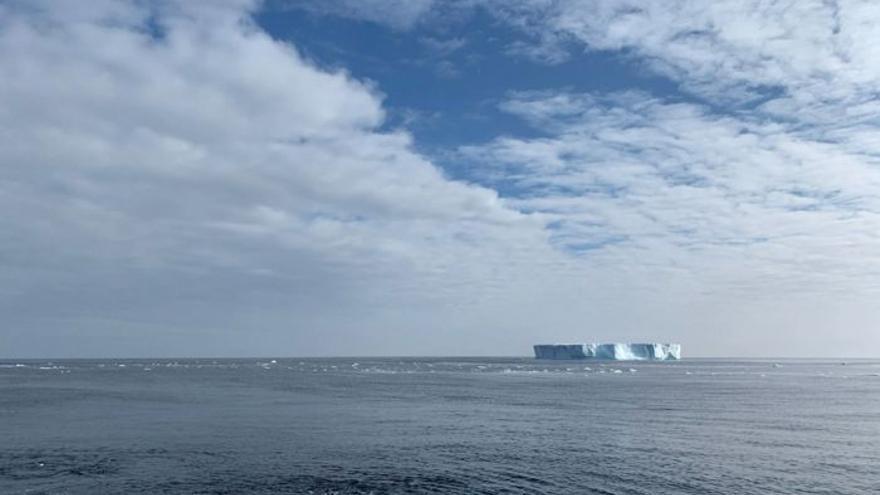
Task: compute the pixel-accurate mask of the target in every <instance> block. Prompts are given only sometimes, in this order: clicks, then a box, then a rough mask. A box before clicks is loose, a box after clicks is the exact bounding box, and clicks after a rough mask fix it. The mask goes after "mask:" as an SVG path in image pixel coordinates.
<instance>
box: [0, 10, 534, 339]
mask: <svg viewBox="0 0 880 495" xmlns="http://www.w3.org/2000/svg"><path fill="white" fill-rule="evenodd" d="M250 8H252V6H250V5H249V4H245V5H242V4H240V3H229V4H213V5H212V7H211V8H210V9H208V10H207V11H204V10H202V9H197V8H194V7H192V6H191V5H190V4H188V3H180V4H177V3H173V2H172V3H167V4H166V3H162V4H158V5H152V6H148V5H146V4H144V3H142V2H108V3H106V4H98V3H95V4H91V8H90V9H86V10H87V11H84V12H78V13H77V14H76V15H71V16H69V15H68V13H67V12H64V11H59V10H56V9H53V8H51V4H31V5H29V6H28V7H27V8H25V7H23V6H22V7H19V6H17V5H12V6H10V7H7V8H6V12H5V13H4V15H3V18H2V28H0V60H2V63H0V73H2V78H0V79H2V81H0V94H3V105H2V110H0V125H2V128H3V129H4V132H3V133H2V134H0V162H2V163H3V166H2V181H0V208H2V209H3V211H5V212H7V214H5V215H3V217H2V220H0V230H2V232H3V234H2V235H3V242H2V246H3V247H4V256H3V265H4V267H5V270H4V271H3V275H2V284H0V286H2V287H4V290H3V294H2V298H0V305H2V308H3V313H4V314H5V315H7V316H6V325H5V328H9V329H10V330H8V331H7V333H6V334H5V339H6V342H5V345H6V346H7V347H6V348H16V349H24V350H22V351H20V352H22V353H32V354H44V355H45V354H53V353H64V352H73V353H85V354H88V353H90V352H91V353H100V352H104V351H103V349H108V348H112V349H116V350H117V352H125V350H127V351H128V352H138V353H139V352H140V350H139V349H141V348H140V347H138V346H141V345H144V342H146V341H150V342H154V341H155V342H160V341H161V342H164V345H165V347H163V348H162V349H163V350H162V352H163V353H166V354H167V353H172V354H173V353H174V351H173V347H169V346H170V345H171V344H170V343H175V342H178V340H179V344H180V345H181V346H182V347H181V348H182V349H186V351H185V352H186V353H193V352H194V353H196V354H201V353H208V354H211V353H215V354H216V353H225V354H229V353H233V354H234V353H236V352H238V353H241V352H257V353H260V352H262V353H266V352H268V350H269V348H268V347H266V345H268V344H267V343H266V342H269V341H271V339H269V340H266V339H259V338H256V337H254V339H255V343H254V344H251V345H250V347H248V346H247V345H244V346H243V347H242V348H238V349H239V350H238V351H236V348H237V347H236V346H241V345H243V344H242V342H245V341H247V340H248V337H247V335H248V332H250V331H252V332H256V334H259V333H260V332H261V331H264V330H265V329H269V330H271V331H272V332H275V333H273V334H272V335H273V336H274V337H273V338H274V339H275V341H278V340H279V339H280V340H281V341H284V342H287V343H289V344H290V345H291V346H292V347H291V348H290V349H289V350H286V351H285V353H298V352H299V353H307V352H332V351H331V349H332V348H333V346H334V345H337V344H338V342H337V340H338V339H339V338H341V337H334V335H337V336H338V335H341V334H338V333H334V332H340V331H344V332H348V333H347V334H346V335H348V336H349V337H350V338H351V339H352V340H351V341H353V342H356V341H357V339H356V338H354V337H351V336H352V335H360V332H364V334H363V337H362V338H363V339H368V338H369V336H368V331H367V330H365V329H373V330H375V329H376V328H377V326H388V327H389V330H388V331H402V330H401V327H402V325H403V323H400V322H398V323H396V324H392V323H390V322H389V321H390V320H389V318H383V317H379V316H375V317H374V316H369V315H371V314H374V313H376V314H382V313H387V312H393V311H396V310H395V307H397V306H398V305H405V304H406V301H422V304H424V301H426V300H433V299H437V300H440V301H445V302H441V303H438V304H457V303H456V302H455V301H459V302H461V301H467V300H468V299H469V298H470V297H472V295H469V294H470V292H471V291H472V290H473V289H469V288H468V286H469V284H477V283H478V281H480V280H482V283H483V286H482V287H481V288H480V289H479V290H480V291H481V292H482V293H483V294H484V295H486V297H488V295H489V294H490V293H491V292H492V290H491V289H490V288H487V287H486V286H485V284H493V283H499V284H500V283H501V280H503V277H505V276H506V275H504V274H503V273H502V274H501V275H498V276H493V275H491V274H489V275H487V274H486V273H484V272H483V270H495V271H496V272H498V268H497V267H498V266H499V265H500V264H501V263H502V262H501V261H499V263H489V265H488V266H485V267H481V266H474V265H475V263H476V262H477V261H478V260H482V259H483V258H484V256H485V253H486V252H487V251H492V250H493V249H494V247H495V246H498V245H502V246H503V245H505V244H508V243H510V244H519V245H520V246H522V248H523V249H526V250H529V249H537V250H541V249H544V247H543V246H544V239H545V235H544V233H543V230H542V228H541V224H540V222H537V221H535V220H534V219H531V218H529V217H528V216H527V215H524V214H522V213H520V212H519V211H517V210H514V209H511V208H508V207H507V206H505V205H504V204H503V202H502V201H501V200H500V199H499V198H498V195H497V193H496V192H495V191H493V190H491V189H487V188H483V187H479V186H474V185H469V184H465V183H461V182H455V181H451V180H448V179H447V178H445V177H444V175H443V173H442V172H441V171H440V170H439V169H438V168H437V167H435V166H434V165H432V164H431V163H430V162H429V161H428V160H427V159H425V158H424V157H422V156H420V155H419V154H417V153H416V152H415V151H413V150H412V142H411V137H410V136H409V135H408V134H406V133H404V132H391V133H384V132H379V131H378V129H379V128H380V127H381V125H382V123H383V119H384V110H383V108H382V104H381V96H380V95H379V94H378V93H377V92H376V91H374V89H373V88H372V87H371V86H370V85H367V84H364V83H361V82H359V81H357V80H355V79H353V78H352V77H350V76H349V75H348V74H346V73H344V72H327V71H325V70H321V69H318V68H317V67H316V66H314V65H313V64H311V63H310V62H309V61H308V60H305V59H303V57H302V56H301V55H300V54H299V53H298V52H297V50H296V49H295V47H293V46H291V45H288V44H284V43H280V42H277V41H273V40H272V39H271V38H270V37H269V36H268V35H266V34H265V33H263V32H261V31H260V30H259V29H257V28H256V27H255V26H254V25H253V23H252V22H251V21H250V18H249V9H250ZM516 256H518V255H514V256H513V259H509V258H508V259H504V260H503V263H504V264H510V263H515V258H516ZM493 266H494V267H496V268H492V267H493ZM483 277H485V278H483ZM499 277H501V278H499ZM473 287H477V285H473ZM334 308H346V309H345V310H342V311H335V310H334ZM358 315H359V316H358ZM360 319H363V320H364V321H363V322H361V321H360ZM409 323H410V326H412V325H411V323H412V322H409ZM395 325H397V326H395ZM74 327H76V328H77V329H78V330H76V331H75V332H73V333H70V334H69V335H68V334H67V332H71V330H69V329H71V328H74ZM132 328H151V329H153V330H152V333H150V332H146V331H143V330H138V331H133V330H131V329H132ZM210 328H216V329H217V330H216V331H217V332H218V333H219V334H220V335H225V334H224V332H232V333H231V334H229V335H228V338H226V339H223V338H219V339H215V340H210V342H207V343H205V345H206V346H208V347H207V348H206V349H204V350H198V349H196V350H193V348H194V346H197V345H199V344H200V342H199V339H196V338H194V337H192V338H191V336H192V335H194V334H198V333H199V332H206V333H208V334H211V331H210V330H209V329H210ZM395 328H396V330H395ZM178 329H180V332H181V333H180V334H178V333H176V332H178ZM340 329H341V330H340ZM265 331H268V330H265ZM237 332H241V333H237ZM322 332H323V334H322ZM324 334H326V335H324ZM316 335H322V336H321V338H318V337H316ZM411 338H415V337H411ZM438 338H439V337H438ZM52 339H55V341H56V342H58V344H57V345H58V346H59V347H45V346H47V345H48V344H47V342H49V341H50V340H52ZM65 339H67V340H65ZM163 339H165V340H163ZM334 339H336V340H334ZM408 342H410V343H411V342H412V341H411V340H409V341H408ZM71 345H72V346H73V347H70V346H71ZM351 345H353V344H350V346H349V347H344V346H343V348H345V349H347V350H345V351H343V352H348V353H356V347H351ZM114 346H115V347H114ZM261 346H262V347H261ZM65 349H66V350H65ZM119 349H122V351H119ZM372 349H374V351H375V349H376V347H375V344H374V347H373V348H372ZM182 352H184V351H182Z"/></svg>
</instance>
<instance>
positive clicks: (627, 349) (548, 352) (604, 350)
mask: <svg viewBox="0 0 880 495" xmlns="http://www.w3.org/2000/svg"><path fill="white" fill-rule="evenodd" d="M535 358H537V359H613V360H616V361H645V360H653V361H669V360H677V359H681V345H680V344H654V343H651V344H620V343H618V344H545V345H536V346H535Z"/></svg>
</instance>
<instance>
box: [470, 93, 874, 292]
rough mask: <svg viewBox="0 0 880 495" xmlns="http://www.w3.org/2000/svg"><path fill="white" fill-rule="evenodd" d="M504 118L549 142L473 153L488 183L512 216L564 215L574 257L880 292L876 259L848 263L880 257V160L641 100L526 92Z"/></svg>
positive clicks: (559, 232) (731, 278)
mask: <svg viewBox="0 0 880 495" xmlns="http://www.w3.org/2000/svg"><path fill="white" fill-rule="evenodd" d="M501 108H502V109H503V110H505V111H507V112H510V113H512V114H514V115H517V116H519V117H521V118H523V119H525V120H527V121H529V122H531V123H532V124H533V125H535V126H536V127H539V128H540V129H542V130H543V131H545V132H547V133H549V136H547V137H537V138H529V139H525V138H513V137H505V138H499V139H496V140H494V141H493V142H491V143H487V144H486V145H484V146H470V147H465V148H463V149H462V153H463V155H464V156H465V157H467V158H468V159H469V160H473V161H476V162H478V163H483V164H487V165H490V168H488V169H487V171H486V173H485V175H484V177H483V181H484V182H485V183H486V184H489V185H494V186H495V187H498V188H499V189H503V190H506V191H507V195H508V196H509V197H510V198H511V200H510V201H509V204H512V205H515V206H517V207H518V208H520V209H522V210H524V211H533V212H540V213H542V214H545V215H549V216H550V217H552V218H553V219H554V220H553V222H554V223H553V225H554V237H553V239H554V242H555V243H556V244H557V245H558V246H560V247H561V248H563V249H566V250H569V251H572V252H581V251H583V250H584V249H589V250H591V251H592V250H596V251H599V252H598V253H592V254H591V256H593V257H594V258H595V257H598V258H599V259H601V260H603V262H605V263H611V264H625V265H626V266H629V267H631V268H634V267H637V266H641V267H642V268H646V267H647V266H648V265H653V266H661V265H663V264H664V263H668V262H671V261H673V260H677V261H675V263H676V264H679V265H680V266H682V267H683V268H685V269H687V270H690V271H692V275H693V276H694V277H697V275H698V274H699V277H701V278H703V279H704V280H705V281H707V282H708V281H712V284H710V285H714V286H715V287H717V288H723V287H741V288H742V289H743V290H744V291H745V293H750V294H754V295H762V297H763V295H765V292H766V290H769V289H770V287H773V289H772V290H774V291H776V290H778V291H780V292H781V293H787V294H793V293H805V292H810V291H817V292H822V291H824V290H825V288H826V287H827V284H828V283H829V282H831V285H833V286H835V287H839V288H843V287H847V288H849V289H850V290H852V291H853V293H865V291H869V292H871V293H874V292H876V291H877V290H878V289H880V286H878V279H877V278H875V275H876V274H874V273H872V274H870V275H868V274H866V273H865V262H866V260H865V258H863V257H861V256H841V250H842V249H844V248H843V246H852V247H853V248H855V249H858V250H859V251H860V252H873V251H875V250H878V251H877V252H880V238H878V236H877V235H876V234H875V232H876V231H877V230H876V229H877V227H878V226H880V216H878V214H880V201H878V199H877V195H876V191H877V190H878V189H880V161H878V157H876V156H873V157H871V156H866V155H865V154H863V153H862V152H861V150H860V149H859V147H858V146H852V145H850V144H848V143H846V142H828V141H827V140H817V139H814V137H813V134H814V132H812V131H799V130H798V129H799V126H797V125H794V124H792V125H782V124H779V123H774V122H767V121H765V120H763V119H760V118H747V117H743V116H738V117H734V116H730V115H719V114H716V113H713V112H711V111H709V110H707V109H706V108H704V107H701V106H699V105H695V104H680V103H677V104H676V103H666V102H663V101H661V100H658V99H656V98H652V97H651V96H649V95H646V94H642V93H618V94H611V95H606V96H600V95H594V94H582V93H571V92H564V91H563V92H551V91H539V92H524V93H514V94H512V95H511V96H510V98H509V99H508V100H507V101H505V102H504V103H503V104H502V105H501ZM865 131H866V132H867V130H865ZM857 246H858V248H856V247H857ZM853 254H854V253H853ZM871 258H872V260H873V256H871ZM874 261H876V260H873V261H872V262H871V263H873V262H874ZM817 266H821V267H822V269H821V270H819V271H816V270H815V267H817ZM810 267H813V268H812V269H811V268H810ZM817 279H822V283H819V280H817ZM712 290H716V289H712Z"/></svg>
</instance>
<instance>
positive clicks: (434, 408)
mask: <svg viewBox="0 0 880 495" xmlns="http://www.w3.org/2000/svg"><path fill="white" fill-rule="evenodd" d="M43 493H44V494H104V493H108V494H141V493H145V494H146V493H149V494H154V493H163V494H178V493H180V494H250V493H257V494H270V493H273V494H274V493H291V494H300V493H302V494H369V493H372V494H383V493H393V494H398V493H463V494H495V493H505V494H606V495H610V494H619V495H624V494H633V495H636V494H640V495H641V494H644V495H649V494H650V495H655V494H737V495H742V494H835V495H836V494H872V495H873V494H878V493H880V361H869V360H862V361H858V360H850V361H846V362H843V361H840V360H836V361H824V360H823V361H819V360H809V361H806V360H775V361H771V360H767V361H764V360H761V361H755V360H720V359H717V360H697V359H685V360H682V361H678V362H650V363H649V362H597V361H567V362H550V361H536V360H534V359H527V358H508V359H503V358H467V359H464V358H383V359H375V358H337V359H298V358H275V359H270V358H267V359H170V360H153V359H143V360H65V361H45V360H41V361H21V360H19V361H14V360H6V361H2V362H0V494H4V495H5V494H43Z"/></svg>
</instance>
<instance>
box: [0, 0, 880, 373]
mask: <svg viewBox="0 0 880 495" xmlns="http://www.w3.org/2000/svg"><path fill="white" fill-rule="evenodd" d="M877 39H880V5H878V4H877V3H876V2H873V1H869V0H865V1H858V0H854V1H851V2H841V3H839V4H838V3H835V2H825V1H822V0H804V1H799V2H794V3H792V2H773V1H770V2H761V3H760V5H751V4H750V3H749V2H742V1H739V0H730V1H715V2H705V1H698V0H677V1H669V2H648V3H645V2H630V1H628V0H598V1H595V2H569V1H561V2H545V1H543V0H514V1H495V0H474V1H450V2H446V1H444V2H439V1H437V2H435V1H433V0H420V1H413V2H400V1H395V0H387V1H382V0H370V1H369V2H354V1H346V0H322V1H317V0H316V1H314V2H312V1H303V2H285V1H278V2H268V3H264V2H257V1H249V0H223V1H218V2H209V3H205V2H188V1H182V0H179V1H178V0H170V1H156V2H150V1H140V0H138V1H135V0H130V1H124V0H119V1H114V0H101V1H95V2H55V1H49V0H33V1H16V0H13V1H11V2H5V3H3V4H2V5H0V211H2V212H3V213H2V214H0V358H25V357H102V356H131V357H137V356H155V357H162V356H194V357H198V356H329V355H347V356H366V355H424V356H428V355H431V356H436V355H483V356H489V355H520V356H527V355H530V354H531V346H532V345H533V344H536V343H553V342H604V341H608V342H615V341H621V342H625V341H636V342H679V343H681V344H682V354H683V356H684V357H694V356H743V357H767V356H780V357H785V356H815V357H822V356H840V357H859V356H862V357H868V356H878V355H880V351H878V349H880V304H878V301H880V154H878V149H880V120H878V118H877V116H878V115H880V106H878V99H877V88H878V87H880V44H878V43H876V40H877Z"/></svg>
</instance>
